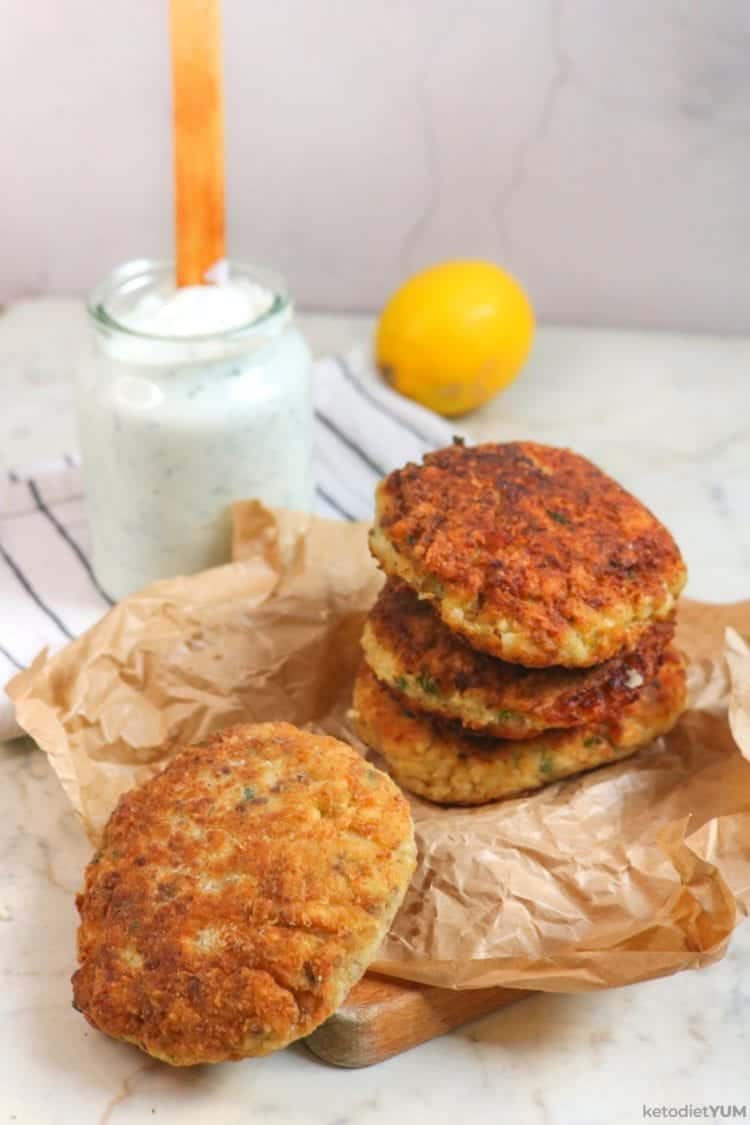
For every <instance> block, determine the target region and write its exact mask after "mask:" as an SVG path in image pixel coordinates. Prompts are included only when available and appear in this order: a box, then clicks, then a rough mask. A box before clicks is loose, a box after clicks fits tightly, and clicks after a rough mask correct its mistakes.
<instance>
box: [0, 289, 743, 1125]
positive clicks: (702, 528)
mask: <svg viewBox="0 0 750 1125" xmlns="http://www.w3.org/2000/svg"><path fill="white" fill-rule="evenodd" d="M301 322H302V326H303V328H304V329H305V331H306V332H307V334H308V336H309V338H310V340H311V343H312V345H313V348H314V350H315V351H316V352H317V353H319V354H320V353H323V352H326V351H329V350H334V349H336V350H339V349H345V348H347V347H348V346H349V345H351V344H353V343H355V342H357V341H361V340H362V339H364V338H366V335H367V333H368V332H369V331H370V327H371V322H370V321H369V320H368V318H364V317H329V316H319V315H310V314H308V315H304V316H302V317H301ZM84 331H85V324H84V317H83V313H82V309H81V306H80V304H79V303H78V302H75V301H72V300H35V301H26V302H21V303H19V304H16V305H13V306H11V307H10V308H8V309H6V310H5V312H4V314H3V315H2V316H0V378H2V386H3V392H4V394H3V409H2V411H1V412H0V463H3V464H4V466H5V467H6V468H7V467H12V466H14V465H16V466H22V465H25V464H29V463H33V462H34V461H37V460H39V459H43V458H45V457H47V456H51V455H53V454H55V453H58V452H62V451H66V450H72V449H75V448H76V444H77V443H76V439H75V429H74V422H73V416H72V406H71V395H70V386H69V375H70V371H71V368H72V366H73V364H74V362H75V357H76V355H77V354H78V351H79V349H80V346H81V341H82V338H83V333H84ZM748 372H750V338H719V337H707V336H678V335H671V334H656V333H636V332H620V331H603V330H596V331H594V330H588V329H576V328H555V327H545V328H542V329H540V331H539V334H538V339H537V343H536V345H535V349H534V354H533V357H532V360H531V362H530V363H529V365H528V367H527V369H526V371H525V372H524V374H523V376H522V377H521V379H519V381H518V382H517V383H516V384H515V386H514V387H512V388H511V389H510V390H509V391H508V392H506V393H505V394H504V395H502V396H500V397H499V398H498V399H496V400H495V402H494V403H492V404H491V405H490V406H488V407H486V408H485V409H483V410H482V411H480V412H478V413H477V414H475V415H473V416H471V417H469V418H468V419H466V422H465V425H466V428H467V429H468V430H469V432H470V433H471V434H472V436H474V437H476V438H480V437H481V438H495V439H507V438H511V437H521V436H523V437H532V438H536V439H539V440H542V441H550V442H553V443H557V444H567V445H571V446H573V447H575V448H576V449H577V450H579V451H581V452H583V453H586V454H587V455H589V456H591V457H592V458H594V459H595V460H596V461H598V462H599V463H600V464H601V465H602V466H603V467H604V468H606V469H608V470H609V471H610V472H612V473H613V474H614V475H615V476H617V477H618V478H619V479H620V480H622V481H623V483H625V484H626V485H628V486H629V487H631V488H632V489H633V490H634V491H635V492H636V493H637V494H638V495H639V496H640V497H641V498H642V499H644V500H645V501H646V502H647V503H648V504H649V505H650V506H651V507H652V508H653V509H654V510H655V511H656V512H657V514H658V515H659V516H661V517H662V518H663V519H664V520H665V521H666V522H667V523H668V524H669V526H670V527H671V528H672V530H673V531H674V533H675V535H676V537H677V539H678V541H679V542H680V545H681V547H682V549H683V552H684V554H685V556H686V558H687V561H688V565H689V567H690V572H691V573H690V584H689V587H688V593H689V594H691V595H692V596H693V597H698V598H703V599H706V600H714V601H732V600H735V599H739V598H742V597H745V596H750V489H749V488H748V482H749V481H750V382H749V381H748ZM1 627H2V625H1V622H0V629H1ZM0 767H1V768H2V772H3V780H2V785H1V786H0V810H1V811H0V854H2V857H3V859H2V864H1V865H0V972H1V973H2V979H3V985H4V987H3V990H2V994H1V995H0V1058H2V1059H3V1060H4V1064H3V1074H4V1081H3V1082H2V1084H0V1125H4V1123H5V1122H18V1123H19V1125H22V1123H23V1125H26V1123H28V1125H47V1123H48V1122H50V1123H51V1122H60V1123H62V1125H68V1123H69V1125H134V1123H138V1125H141V1123H143V1122H147V1121H154V1122H157V1123H161V1125H167V1123H173V1122H174V1123H179V1125H191V1123H192V1122H202V1123H203V1122H216V1125H234V1123H237V1125H239V1123H242V1125H247V1123H249V1122H262V1123H265V1122H269V1123H273V1122H279V1123H280V1125H302V1123H304V1125H349V1123H351V1125H380V1123H384V1122H394V1123H396V1125H402V1123H403V1125H412V1123H420V1122H429V1123H430V1125H449V1123H450V1125H454V1123H455V1121H456V1120H457V1119H466V1120H468V1121H470V1122H471V1125H497V1123H498V1122H500V1121H508V1122H514V1123H515V1122H518V1123H520V1125H628V1123H629V1122H633V1123H635V1122H637V1121H641V1120H644V1119H645V1118H644V1107H649V1108H653V1107H662V1106H663V1107H668V1108H674V1107H676V1108H679V1107H682V1106H686V1105H691V1106H694V1107H697V1106H704V1105H705V1106H708V1105H709V1104H714V1105H719V1104H720V1105H722V1106H724V1107H725V1108H726V1107H727V1106H730V1105H736V1106H740V1107H742V1106H745V1105H746V1104H750V1079H749V1078H748V1076H747V1064H746V1055H747V1038H748V1036H749V1035H750V927H748V926H745V927H743V928H741V929H740V931H739V932H738V933H737V935H736V936H735V939H734V941H733V942H732V945H731V948H730V950H729V952H728V954H727V956H726V957H725V958H724V960H723V961H721V962H720V963H719V964H717V965H714V966H712V967H711V968H709V969H704V970H702V971H700V972H692V973H687V974H682V975H680V976H678V977H672V978H667V979H664V980H660V981H654V982H650V983H647V984H642V985H638V986H634V987H629V988H624V989H620V990H617V991H612V992H608V993H599V994H590V995H585V996H559V995H539V996H537V997H534V998H532V999H528V1000H524V1001H522V1002H521V1003H520V1004H518V1005H516V1006H514V1007H512V1008H510V1009H508V1010H506V1011H503V1012H500V1013H498V1014H497V1015H494V1016H490V1017H487V1018H485V1019H483V1020H480V1021H478V1022H475V1023H473V1024H471V1025H469V1026H467V1027H465V1028H463V1029H462V1030H460V1031H457V1032H453V1033H452V1034H450V1035H448V1036H445V1037H444V1038H443V1039H440V1040H436V1041H434V1042H432V1043H429V1044H426V1045H424V1046H422V1047H419V1048H417V1049H415V1050H413V1051H411V1052H409V1053H407V1054H405V1055H403V1056H401V1057H399V1058H396V1059H393V1060H392V1061H390V1062H387V1063H383V1064H381V1065H380V1066H378V1067H374V1068H371V1069H369V1070H365V1071H339V1070H336V1069H334V1068H330V1067H327V1066H325V1065H323V1064H322V1063H319V1062H318V1061H316V1060H315V1059H313V1058H312V1057H311V1056H310V1055H309V1054H308V1053H307V1052H306V1051H305V1049H304V1048H303V1047H293V1048H290V1049H288V1050H286V1051H284V1052H282V1053H280V1054H278V1055H275V1056H273V1057H271V1058H268V1059H264V1060H260V1061H256V1062H247V1063H240V1064H227V1065H223V1066H219V1067H214V1068H198V1069H196V1070H193V1071H173V1070H171V1069H169V1068H168V1067H165V1066H162V1065H159V1064H156V1063H153V1062H150V1061H149V1060H148V1059H146V1058H145V1056H142V1055H141V1054H139V1052H137V1051H136V1050H135V1049H134V1048H130V1047H127V1046H124V1045H121V1044H117V1043H114V1042H111V1041H109V1040H107V1039H106V1038H105V1037H104V1036H101V1035H99V1034H97V1033H96V1032H95V1031H93V1030H92V1029H91V1028H89V1027H88V1025H87V1024H86V1023H85V1022H84V1020H83V1019H82V1018H81V1017H80V1016H79V1015H77V1014H76V1013H75V1012H74V1011H73V1010H72V1008H71V1006H70V985H69V977H70V973H71V971H72V968H73V961H74V935H75V925H76V917H75V910H74V903H73V898H74V894H75V891H76V890H77V888H78V886H79V882H80V876H81V870H82V868H83V865H84V863H85V862H86V860H87V858H88V854H89V847H88V845H87V842H86V840H85V838H84V836H83V834H82V832H81V830H80V828H79V826H78V824H77V821H76V819H75V817H74V815H73V813H72V812H71V810H70V809H69V808H68V806H67V804H66V801H65V799H64V798H63V795H62V792H61V791H60V788H59V786H58V783H57V781H56V779H55V778H54V776H53V775H52V774H51V771H50V770H49V768H48V766H47V763H46V760H45V758H44V757H43V755H42V754H41V753H40V752H39V751H37V750H35V749H34V748H33V746H32V744H31V743H30V742H29V741H28V740H18V741H16V742H13V743H7V744H5V745H0ZM746 1113H747V1114H748V1115H750V1108H749V1109H747V1110H746ZM674 1116H676V1113H675V1114H674ZM682 1116H683V1117H688V1116H689V1115H688V1113H687V1112H683V1114H682ZM693 1116H697V1114H695V1113H693ZM703 1119H704V1120H711V1117H709V1116H707V1117H705V1118H703Z"/></svg>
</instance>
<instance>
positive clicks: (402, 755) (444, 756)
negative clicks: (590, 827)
mask: <svg viewBox="0 0 750 1125" xmlns="http://www.w3.org/2000/svg"><path fill="white" fill-rule="evenodd" d="M684 706H685V667H684V663H683V660H682V658H681V656H680V654H679V652H678V651H677V649H676V648H675V647H674V646H673V645H670V646H669V648H668V649H667V651H666V653H665V656H664V661H663V663H662V665H661V668H660V669H659V672H658V673H657V676H656V678H655V679H654V680H653V681H652V682H651V683H650V684H648V685H647V686H646V687H645V688H644V690H643V692H642V693H641V695H640V696H639V698H638V699H637V700H636V701H635V702H634V703H631V704H629V706H628V707H626V708H625V709H624V710H623V711H622V712H621V713H620V715H619V716H617V717H616V718H614V719H610V720H608V721H607V722H605V723H600V724H596V725H592V726H584V727H574V728H573V729H571V730H560V731H548V732H547V733H546V734H544V735H540V736H538V737H536V738H533V739H529V740H527V741H522V742H518V741H515V742H509V741H507V740H503V739H492V738H479V737H477V736H476V735H471V734H468V733H467V732H466V731H465V730H463V729H462V728H461V727H460V726H458V725H457V724H455V723H447V722H445V721H444V720H441V719H432V718H430V717H428V716H427V715H423V714H417V713H414V712H412V713H410V712H408V711H406V710H405V709H404V708H403V707H402V706H401V704H400V703H399V701H398V699H397V698H396V696H395V695H393V693H392V692H390V691H389V690H388V688H386V687H383V685H382V684H381V683H379V682H378V680H377V679H376V678H375V676H374V675H373V673H372V672H371V671H370V669H369V668H367V667H366V666H365V665H363V667H362V669H361V670H360V672H359V674H358V677H357V681H356V684H355V688H354V723H355V727H356V729H357V733H358V734H359V736H360V738H361V739H362V740H363V741H364V742H366V743H367V745H368V746H370V747H371V748H372V749H373V750H376V751H378V753H380V754H382V755H383V757H384V758H385V760H386V762H387V763H388V766H389V767H390V770H391V772H392V774H393V776H394V778H395V779H396V781H398V782H399V784H400V785H403V786H404V788H405V789H409V790H411V792H412V793H417V794H418V795H419V796H420V797H426V798H427V799H428V800H430V801H436V802H437V803H439V804H445V805H481V804H485V803H487V802H489V801H494V800H498V799H500V798H502V797H513V796H516V795H518V794H519V793H525V792H527V791H529V790H532V789H539V788H541V787H542V786H544V785H548V784H549V783H550V782H553V781H557V780H559V779H560V778H564V777H570V776H571V775H572V774H576V773H580V772H581V771H582V770H588V769H593V768H594V767H595V766H601V765H605V764H607V763H610V762H614V761H616V760H617V759H619V758H625V757H627V756H628V755H629V754H633V753H635V751H636V750H637V749H638V748H639V747H641V746H644V745H646V744H647V743H649V742H651V741H652V740H653V739H654V738H656V737H657V736H658V735H661V734H665V733H666V732H667V731H669V730H671V728H672V727H673V726H674V724H675V723H676V722H677V719H678V718H679V716H680V714H681V712H682V710H683V708H684Z"/></svg>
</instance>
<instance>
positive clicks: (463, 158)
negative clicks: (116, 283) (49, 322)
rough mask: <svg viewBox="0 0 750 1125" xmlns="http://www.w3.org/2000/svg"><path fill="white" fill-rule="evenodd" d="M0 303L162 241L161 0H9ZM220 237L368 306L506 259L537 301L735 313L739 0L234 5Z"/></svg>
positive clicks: (94, 274) (79, 285) (342, 304)
mask: <svg viewBox="0 0 750 1125" xmlns="http://www.w3.org/2000/svg"><path fill="white" fill-rule="evenodd" d="M0 8H1V9H2V33H1V34H0V97H1V98H2V106H3V109H2V113H1V114H0V153H1V154H2V155H1V156H0V162H1V163H0V172H1V173H2V174H1V175H0V201H1V202H0V206H1V210H0V234H1V236H2V237H1V239H0V297H2V298H5V299H7V298H10V297H13V296H18V295H22V294H30V293H36V292H48V291H52V292H64V291H75V292H78V291H83V290H85V289H86V288H87V287H88V286H89V285H90V284H91V283H92V282H93V281H95V280H96V279H97V278H98V277H99V276H100V275H101V274H102V273H103V272H104V271H105V270H107V269H108V268H109V267H110V266H112V265H113V264H115V263H117V262H118V261H120V260H122V259H125V258H128V257H134V256H136V255H140V254H157V255H158V254H166V253H169V252H170V248H171V223H172V218H171V200H170V189H171V148H170V132H169V130H170V90H169V55H168V42H167V11H166V0H30V2H27V3H24V2H23V0H4V3H3V4H2V5H0ZM224 21H225V39H226V52H225V55H226V99H227V144H228V204H229V219H230V248H231V253H232V254H233V255H234V256H235V257H242V258H246V259H249V260H256V261H264V262H266V263H268V264H272V265H276V266H277V267H278V268H280V269H281V270H283V271H284V272H286V274H287V275H288V277H289V278H290V280H291V282H292V285H293V288H294V290H295V291H296V293H297V296H298V299H299V301H300V303H301V304H303V305H306V306H308V307H316V308H340V309H374V308H377V307H378V306H379V304H380V303H381V302H382V301H383V299H384V297H385V296H386V294H387V293H388V292H389V290H391V289H392V287H393V286H394V285H395V284H396V283H397V282H398V280H399V279H400V278H401V277H402V276H403V275H404V274H405V273H407V272H409V271H412V270H414V269H416V268H418V267H419V266H421V265H424V264H426V263H428V262H430V261H431V260H435V259H439V258H443V257H447V256H457V255H461V256H468V255H477V256H482V257H489V258H495V259H497V260H498V261H500V262H502V263H505V264H506V265H507V266H508V267H509V268H510V269H512V270H513V271H514V272H516V273H517V274H518V276H519V277H520V278H521V279H522V280H523V281H524V283H525V284H526V285H527V286H528V288H529V289H530V291H531V294H532V297H533V299H534V302H535V304H536V306H537V308H538V310H539V312H540V314H541V315H542V316H543V317H545V318H546V319H555V320H562V321H578V322H598V323H610V324H641V325H664V326H674V327H687V328H708V329H717V330H727V329H728V330H740V331H742V330H744V331H750V281H749V280H748V272H749V271H750V217H749V215H750V3H748V0H618V2H614V0H225V4H224Z"/></svg>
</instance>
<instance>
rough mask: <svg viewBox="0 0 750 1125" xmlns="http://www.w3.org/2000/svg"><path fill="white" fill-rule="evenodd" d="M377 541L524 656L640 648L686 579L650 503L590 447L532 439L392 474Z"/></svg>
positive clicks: (489, 635)
mask: <svg viewBox="0 0 750 1125" xmlns="http://www.w3.org/2000/svg"><path fill="white" fill-rule="evenodd" d="M370 542H371V547H372V550H373V553H374V554H375V555H376V557H377V558H378V559H379V560H380V562H381V565H382V566H383V568H384V569H385V570H386V572H387V573H388V574H395V575H398V576H400V577H401V578H403V579H404V580H406V581H407V582H408V583H409V584H410V585H412V586H413V587H414V588H415V589H416V590H417V592H418V593H419V594H420V596H421V597H424V598H429V599H431V600H433V601H434V603H435V606H436V608H437V610H438V612H439V613H440V615H441V616H442V617H443V619H444V620H445V622H446V624H447V625H448V626H449V627H450V628H451V629H453V630H454V631H456V632H460V633H462V634H463V635H464V636H465V637H466V638H467V640H469V641H470V643H471V644H472V645H473V646H474V647H476V648H481V649H483V650H484V651H486V652H489V653H491V654H492V655H495V656H498V657H500V658H501V659H505V660H510V661H513V662H517V663H521V664H525V665H527V666H536V667H544V666H549V665H553V664H565V665H569V666H573V667H576V666H588V665H591V664H597V663H601V662H602V661H604V660H607V659H609V658H610V657H611V656H614V655H615V653H616V652H618V651H619V650H620V649H621V648H624V647H632V646H633V645H634V644H635V642H636V640H637V638H638V637H639V636H640V635H641V634H642V633H643V631H644V630H645V628H646V626H647V625H648V624H649V622H650V621H651V620H654V619H656V620H663V619H665V618H668V617H670V616H671V615H672V613H673V611H674V603H675V599H676V597H677V595H678V594H679V592H680V590H681V589H682V587H683V585H684V582H685V567H684V564H683V562H682V558H681V556H680V552H679V550H678V549H677V546H676V544H675V542H674V540H673V539H672V537H671V535H670V534H669V532H668V531H667V530H666V528H664V527H663V526H662V524H661V523H660V522H659V521H658V520H657V519H656V518H655V517H654V516H653V515H652V514H651V512H649V511H648V509H647V508H645V507H644V506H643V504H641V503H640V502H639V501H638V500H636V499H635V498H634V497H633V496H631V495H630V494H629V493H628V492H626V491H625V490H624V489H623V488H621V487H620V485H618V484H617V483H616V482H615V481H613V480H612V479H611V478H610V477H608V476H605V474H604V473H602V472H601V471H600V470H599V469H597V468H596V467H595V466H594V465H592V464H591V463H590V462H589V461H586V460H585V459H584V458H583V457H579V456H578V455H577V454H575V453H572V452H570V451H569V450H565V449H555V448H553V447H551V446H544V445H537V444H535V443H533V442H510V443H508V444H505V445H478V446H474V447H467V448H464V447H463V446H460V445H454V446H452V447H450V448H448V449H441V450H438V451H437V452H436V453H430V454H428V455H427V456H426V457H425V459H424V463H423V464H422V465H415V464H409V465H407V466H406V467H405V468H403V469H400V470H397V471H396V472H393V473H391V474H390V475H389V476H387V477H386V478H385V479H384V480H383V481H382V482H381V484H380V485H379V487H378V491H377V516H376V523H375V527H374V529H373V532H372V535H371V540H370Z"/></svg>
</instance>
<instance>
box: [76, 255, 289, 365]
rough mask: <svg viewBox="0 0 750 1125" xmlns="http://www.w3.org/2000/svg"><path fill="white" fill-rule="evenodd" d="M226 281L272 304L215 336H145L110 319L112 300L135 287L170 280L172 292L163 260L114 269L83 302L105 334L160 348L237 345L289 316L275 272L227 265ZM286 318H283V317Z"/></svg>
mask: <svg viewBox="0 0 750 1125" xmlns="http://www.w3.org/2000/svg"><path fill="white" fill-rule="evenodd" d="M227 274H228V278H229V279H230V280H231V279H232V278H242V279H243V280H246V281H251V282H254V283H255V284H258V285H261V286H263V288H265V289H268V290H270V292H271V293H272V294H273V302H272V304H271V305H270V307H269V308H267V309H266V310H265V311H264V312H262V313H261V314H260V315H259V316H257V317H254V318H253V319H252V320H248V321H245V322H244V323H241V324H238V325H234V326H233V327H231V328H222V329H220V330H219V331H218V332H201V333H195V334H191V335H190V336H184V335H182V336H175V335H167V334H165V333H155V332H145V331H143V330H142V329H138V328H133V327H131V326H130V325H128V324H126V323H125V322H124V321H122V320H120V319H118V317H117V316H116V315H114V314H113V313H112V312H111V311H110V309H109V307H108V304H109V302H111V301H112V300H113V299H114V298H115V297H116V296H118V295H121V294H124V293H126V292H128V291H130V292H133V293H135V292H137V291H138V289H139V286H140V287H141V289H142V291H143V292H146V291H148V290H147V288H146V283H147V282H149V283H151V284H154V283H156V284H158V283H160V282H161V283H163V282H164V281H169V280H171V281H172V283H173V286H174V288H175V289H176V285H175V284H174V277H175V263H174V261H171V260H170V259H167V258H134V259H133V260H132V261H129V262H124V263H123V264H122V265H120V266H116V267H115V269H113V270H112V271H111V272H110V273H109V274H107V276H106V277H105V278H104V280H103V281H101V282H99V284H98V285H96V286H95V287H94V288H93V289H92V290H91V292H90V293H89V296H88V299H87V301H86V311H87V312H88V315H89V317H90V318H91V319H92V320H93V321H94V323H95V324H96V325H97V326H98V327H100V328H104V329H106V330H107V331H109V332H112V331H115V332H119V333H122V334H123V335H124V336H132V337H135V338H137V339H140V340H153V341H154V342H156V343H163V344H170V343H172V344H201V343H205V344H210V343H211V342H212V341H213V342H218V341H222V340H223V341H225V342H229V341H234V340H236V341H238V342H239V341H240V340H242V339H245V338H248V337H251V336H253V335H255V334H256V332H261V333H262V332H263V331H264V330H266V329H267V328H269V327H276V326H277V325H278V322H279V320H280V319H286V316H288V315H291V311H292V307H293V304H292V298H291V296H290V293H289V288H288V286H287V283H286V280H285V279H284V278H283V277H282V276H281V274H279V273H277V272H276V271H275V270H270V269H267V268H266V267H265V266H253V265H248V264H247V263H245V262H234V261H228V262H227ZM285 314H286V316H285Z"/></svg>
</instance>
